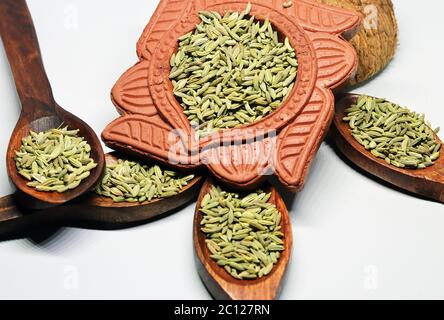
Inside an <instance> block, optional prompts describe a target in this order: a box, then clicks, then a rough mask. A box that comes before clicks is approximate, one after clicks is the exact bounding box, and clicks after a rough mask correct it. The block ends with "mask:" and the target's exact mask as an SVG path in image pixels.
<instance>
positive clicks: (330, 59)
mask: <svg viewBox="0 0 444 320" xmlns="http://www.w3.org/2000/svg"><path fill="white" fill-rule="evenodd" d="M310 38H311V40H312V42H313V46H314V48H315V51H316V57H317V59H318V80H317V83H318V85H320V86H323V87H329V88H336V87H337V86H339V85H340V84H341V83H342V82H343V79H347V78H349V77H351V76H352V75H353V73H354V72H355V71H356V68H357V64H358V59H357V58H356V53H355V51H354V49H353V47H352V46H351V44H350V43H348V42H346V41H344V40H342V39H340V38H338V37H337V36H333V35H331V34H328V33H321V32H318V33H310Z"/></svg>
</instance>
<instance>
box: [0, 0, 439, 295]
mask: <svg viewBox="0 0 444 320" xmlns="http://www.w3.org/2000/svg"><path fill="white" fill-rule="evenodd" d="M394 2H395V4H396V11H397V15H398V19H399V27H400V46H399V50H398V53H397V56H396V58H395V60H394V61H393V62H392V64H391V65H390V66H389V67H388V68H387V69H386V70H385V71H384V72H383V73H382V74H381V75H380V76H378V77H377V78H376V79H374V80H373V81H371V82H370V83H368V84H366V85H365V86H363V87H361V88H359V89H357V90H356V92H359V93H367V94H370V95H374V96H379V97H386V98H388V99H390V100H392V101H395V102H399V103H401V104H405V105H408V106H410V107H411V108H412V109H414V110H417V111H419V112H425V113H426V115H427V116H428V118H429V119H432V123H433V124H434V125H436V126H437V125H441V126H444V102H443V98H442V94H443V83H442V82H443V80H442V77H443V76H442V75H443V74H444V63H443V62H442V61H443V58H442V53H443V52H444V44H443V42H442V41H441V39H442V30H443V27H444V20H443V19H442V12H443V10H444V3H443V2H442V1H432V0H427V1H426V2H427V5H425V4H422V5H418V3H417V2H416V1H405V0H403V1H401V0H396V1H394ZM156 5H157V1H156V0H131V1H118V0H112V1H111V0H107V1H105V0H97V1H88V0H59V1H51V0H38V1H37V0H29V6H30V10H31V12H32V15H33V17H34V22H35V25H36V29H37V33H38V36H39V40H40V46H41V50H42V54H43V57H44V62H45V67H46V70H47V73H48V77H49V79H50V81H51V84H52V87H53V90H54V95H55V97H56V100H57V101H58V102H59V104H60V105H62V106H63V107H65V108H66V109H68V110H69V111H71V112H74V113H76V114H77V115H78V116H79V117H81V118H83V119H84V120H85V121H86V122H88V123H89V124H90V125H91V126H92V127H93V128H94V129H95V130H96V131H97V132H98V133H100V132H101V131H102V130H103V128H104V127H105V125H106V124H107V123H108V122H110V121H111V120H112V119H113V118H114V117H116V112H115V110H114V108H113V106H112V104H111V102H110V100H109V92H110V89H111V87H112V85H113V84H114V82H115V81H116V80H117V79H118V77H119V76H120V75H121V74H122V72H123V71H125V70H126V69H127V68H128V67H129V66H131V65H132V64H134V63H135V62H136V61H137V59H136V54H135V43H136V41H137V39H138V37H139V35H140V33H141V32H142V30H143V28H144V26H145V24H146V23H147V22H148V20H149V18H150V16H151V15H152V13H153V11H154V9H155V6H156ZM0 93H1V103H2V106H1V108H2V116H1V117H0V120H1V125H0V154H2V155H4V154H5V152H6V147H7V144H8V140H9V136H10V133H11V132H12V130H13V127H14V125H15V122H16V120H17V118H18V115H19V109H20V106H19V102H18V98H17V95H16V92H15V87H14V84H13V80H12V77H11V73H10V69H9V66H8V62H7V60H6V57H5V53H4V50H3V47H2V46H0ZM0 181H1V183H0V196H3V195H7V194H9V193H11V192H12V191H13V187H12V186H11V184H10V183H9V182H8V177H7V174H6V166H5V157H4V156H1V157H0ZM287 198H288V200H289V201H288V204H289V209H290V211H291V218H292V222H293V231H294V249H293V257H292V261H291V264H290V266H289V270H288V277H287V279H286V283H285V285H284V288H283V291H282V295H281V298H282V299H311V298H321V299H324V298H327V299H330V298H334V299H343V298H356V299H387V298H444V272H443V270H444V250H443V249H442V247H443V243H444V232H443V230H444V207H443V205H442V204H438V203H434V202H429V201H425V200H421V199H417V198H414V197H411V196H408V195H406V194H403V193H400V192H398V191H395V190H393V189H391V188H389V187H387V186H383V185H380V184H379V183H377V182H376V181H374V180H372V179H370V178H368V177H366V176H363V175H362V174H360V173H358V172H357V171H356V170H354V169H353V168H351V167H349V166H348V165H347V164H345V163H344V162H343V161H342V160H341V159H340V158H339V157H338V156H337V155H336V154H335V153H334V151H333V150H332V148H331V147H330V146H329V145H327V144H324V145H323V146H322V147H321V149H320V151H319V153H318V155H317V157H316V160H315V162H314V165H313V167H312V170H311V174H310V176H309V179H308V182H307V184H306V187H305V189H304V190H303V191H302V192H300V193H299V194H298V195H296V196H295V197H294V196H289V197H287ZM377 199H378V200H377ZM193 211H194V205H193V204H190V205H189V206H188V207H187V208H186V209H184V210H182V211H180V212H178V213H176V214H174V215H172V216H169V217H167V218H165V219H162V220H158V221H155V222H153V223H149V224H146V225H143V226H140V227H137V228H133V229H128V230H123V231H112V232H109V231H108V232H106V231H89V230H79V229H71V228H67V229H62V230H60V231H59V232H58V233H57V234H56V235H55V236H54V237H52V238H51V239H50V240H48V241H47V242H46V243H43V244H39V245H38V244H35V243H33V242H32V241H30V240H26V239H24V240H16V241H9V242H1V243H0V298H61V299H65V298H68V299H72V298H74V299H77V298H85V299H92V298H112V299H115V298H123V299H126V298H133V299H139V298H140V299H209V298H210V295H209V294H208V292H207V291H206V289H205V287H204V286H203V284H202V283H201V282H200V279H199V276H198V274H197V271H196V268H195V265H194V259H193V248H192V218H193ZM167 235H168V238H167ZM167 239H168V240H167Z"/></svg>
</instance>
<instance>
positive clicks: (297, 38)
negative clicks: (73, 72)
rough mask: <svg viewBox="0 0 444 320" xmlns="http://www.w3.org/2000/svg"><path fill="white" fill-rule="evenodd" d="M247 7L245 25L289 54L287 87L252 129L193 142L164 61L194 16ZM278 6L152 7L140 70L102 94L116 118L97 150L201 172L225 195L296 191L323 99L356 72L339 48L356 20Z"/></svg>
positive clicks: (182, 3) (324, 112)
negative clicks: (276, 187)
mask: <svg viewBox="0 0 444 320" xmlns="http://www.w3.org/2000/svg"><path fill="white" fill-rule="evenodd" d="M248 2H251V5H252V9H251V13H250V15H252V16H255V17H256V19H258V20H265V19H266V18H268V19H269V20H270V22H271V23H272V25H273V26H274V27H275V28H276V30H278V31H279V32H280V33H281V35H283V36H285V37H288V39H289V40H290V43H291V45H292V47H293V48H294V49H295V51H296V55H297V58H298V63H299V69H298V76H297V80H296V84H295V87H294V89H293V91H292V92H291V94H290V96H289V97H288V99H287V100H286V101H285V102H284V103H283V104H282V105H281V107H279V108H278V109H277V110H276V111H274V112H273V113H272V114H270V115H269V116H267V117H265V118H263V119H262V120H260V121H258V122H255V123H253V124H250V125H246V126H243V127H241V128H240V129H226V130H222V131H219V132H217V133H214V134H210V135H209V136H206V137H204V138H200V139H197V138H195V137H196V134H195V132H194V130H193V128H192V127H191V125H190V122H189V120H188V119H187V117H186V116H185V114H184V112H183V109H182V108H181V106H180V104H179V102H178V101H177V100H176V98H175V97H174V95H173V86H172V83H171V81H170V79H169V74H170V63H169V62H170V58H171V56H172V55H173V54H174V53H175V52H176V51H177V48H178V38H179V37H181V36H183V35H185V34H187V33H188V32H190V31H192V30H194V29H195V26H196V25H197V24H199V23H200V21H201V20H200V18H199V16H198V13H199V12H200V11H202V10H205V11H217V12H219V13H221V14H223V13H224V12H227V11H231V12H234V11H243V10H244V9H245V7H246V5H247V3H248ZM283 2H284V1H281V0H251V1H245V0H236V1H228V0H218V1H216V0H192V1H190V0H161V1H160V3H159V6H158V8H157V10H156V12H155V13H154V15H153V16H152V18H151V21H150V22H149V24H148V26H147V27H146V28H145V31H144V32H143V34H142V36H141V38H140V40H139V42H138V44H137V54H138V56H139V59H140V61H139V62H138V63H137V64H136V65H135V66H133V67H131V68H130V69H129V70H128V71H127V72H125V73H124V74H123V75H122V77H121V78H120V79H119V80H118V81H117V83H116V85H115V86H114V88H113V90H112V100H113V102H114V104H115V105H116V107H117V109H118V111H119V112H120V113H121V115H122V116H121V117H120V118H118V119H116V120H115V121H113V122H112V123H110V124H109V125H108V126H107V127H106V129H105V130H104V132H103V133H102V139H103V140H104V142H105V144H106V145H108V146H109V147H111V148H113V149H115V150H123V151H125V152H127V153H136V154H139V155H143V156H146V157H148V158H151V159H155V160H157V161H160V162H163V163H167V164H169V165H171V166H173V168H175V169H183V170H186V169H188V170H190V169H196V168H198V167H201V166H206V167H207V168H208V169H209V170H210V171H211V172H212V173H213V174H214V175H215V176H216V177H217V178H219V179H220V180H222V181H223V182H225V183H226V184H228V185H230V186H232V187H238V188H254V187H256V186H257V185H259V184H260V183H261V182H262V181H263V180H264V179H265V177H266V175H267V174H268V175H269V174H270V172H273V173H274V174H275V175H276V176H277V177H278V178H279V180H280V181H281V182H282V183H283V184H284V185H285V186H286V187H288V188H289V189H291V190H293V191H297V190H300V189H301V188H302V186H303V184H304V180H305V177H306V174H307V171H308V169H309V167H310V164H311V162H312V160H313V158H314V156H315V154H316V152H317V149H318V148H319V146H320V144H321V142H322V140H323V138H324V135H325V133H326V131H327V129H328V127H329V125H330V123H331V120H332V118H333V110H334V107H333V106H334V97H333V95H332V92H331V89H332V88H335V87H338V86H339V85H341V84H342V83H343V82H344V81H345V80H347V79H348V78H349V77H350V76H352V75H353V74H354V72H355V71H356V68H357V57H356V53H355V51H354V49H353V48H352V46H351V45H350V44H349V43H348V42H347V41H345V40H344V38H350V37H351V36H352V35H353V34H354V33H355V32H356V31H357V28H358V26H359V25H360V22H361V16H360V15H359V14H358V13H355V12H352V11H347V10H344V9H339V8H335V7H330V6H326V5H322V4H319V3H316V2H312V1H308V0H296V1H293V5H292V6H291V7H289V8H284V7H283ZM173 130H175V132H176V133H175V134H173V135H172V132H173Z"/></svg>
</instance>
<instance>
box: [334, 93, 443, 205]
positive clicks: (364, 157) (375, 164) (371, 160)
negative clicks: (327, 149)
mask: <svg viewBox="0 0 444 320" xmlns="http://www.w3.org/2000/svg"><path fill="white" fill-rule="evenodd" d="M358 98H359V95H354V94H346V95H341V96H338V97H337V99H336V112H335V113H336V114H335V118H334V121H333V125H332V129H331V137H332V140H333V141H334V143H335V144H336V146H337V148H338V149H339V151H340V152H341V153H342V154H344V156H345V157H346V158H347V159H349V160H350V161H351V162H352V163H354V164H356V165H357V166H358V167H360V168H361V169H363V170H364V171H366V172H368V173H370V174H372V175H374V176H376V177H378V178H381V179H382V180H384V181H386V182H389V183H390V184H392V185H394V186H397V187H399V188H401V189H404V190H407V191H409V192H412V193H414V194H417V195H421V196H423V197H426V198H429V199H433V200H436V201H439V202H444V156H441V157H440V158H439V159H438V160H437V161H436V162H435V164H434V165H432V166H430V167H428V168H426V169H416V170H412V169H400V168H397V167H394V166H392V165H389V164H387V163H386V162H385V161H384V160H383V159H380V158H376V157H375V156H373V155H372V154H371V153H370V152H368V151H367V150H365V148H364V147H363V146H361V145H360V144H359V143H358V142H357V141H356V140H355V139H354V138H353V137H352V135H351V131H350V128H349V125H348V123H347V122H344V121H343V120H342V119H343V118H344V117H345V109H347V108H349V107H350V106H351V105H352V104H355V103H356V101H357V100H358ZM436 140H437V141H439V142H440V143H442V142H441V140H440V139H439V138H438V136H436Z"/></svg>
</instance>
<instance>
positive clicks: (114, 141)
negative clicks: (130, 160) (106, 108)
mask: <svg viewBox="0 0 444 320" xmlns="http://www.w3.org/2000/svg"><path fill="white" fill-rule="evenodd" d="M102 139H103V141H104V142H105V143H106V144H107V145H108V146H110V147H112V148H113V149H116V150H119V149H124V150H128V149H130V151H132V152H135V153H140V154H142V155H145V156H146V155H149V156H150V157H153V158H155V159H156V160H158V161H161V162H163V163H168V164H177V165H179V166H180V167H196V166H199V165H200V163H199V162H198V155H196V154H193V155H192V154H190V151H189V150H190V148H191V147H192V146H191V145H190V143H191V142H190V141H189V139H188V137H187V136H184V135H182V134H181V132H180V130H175V128H173V127H171V125H169V124H168V123H166V122H165V121H163V120H162V119H161V118H160V117H159V116H158V115H154V116H151V117H147V116H146V115H124V116H122V117H120V118H118V119H117V120H114V121H113V122H111V123H110V124H109V125H108V126H107V127H106V129H105V130H104V132H103V133H102Z"/></svg>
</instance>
